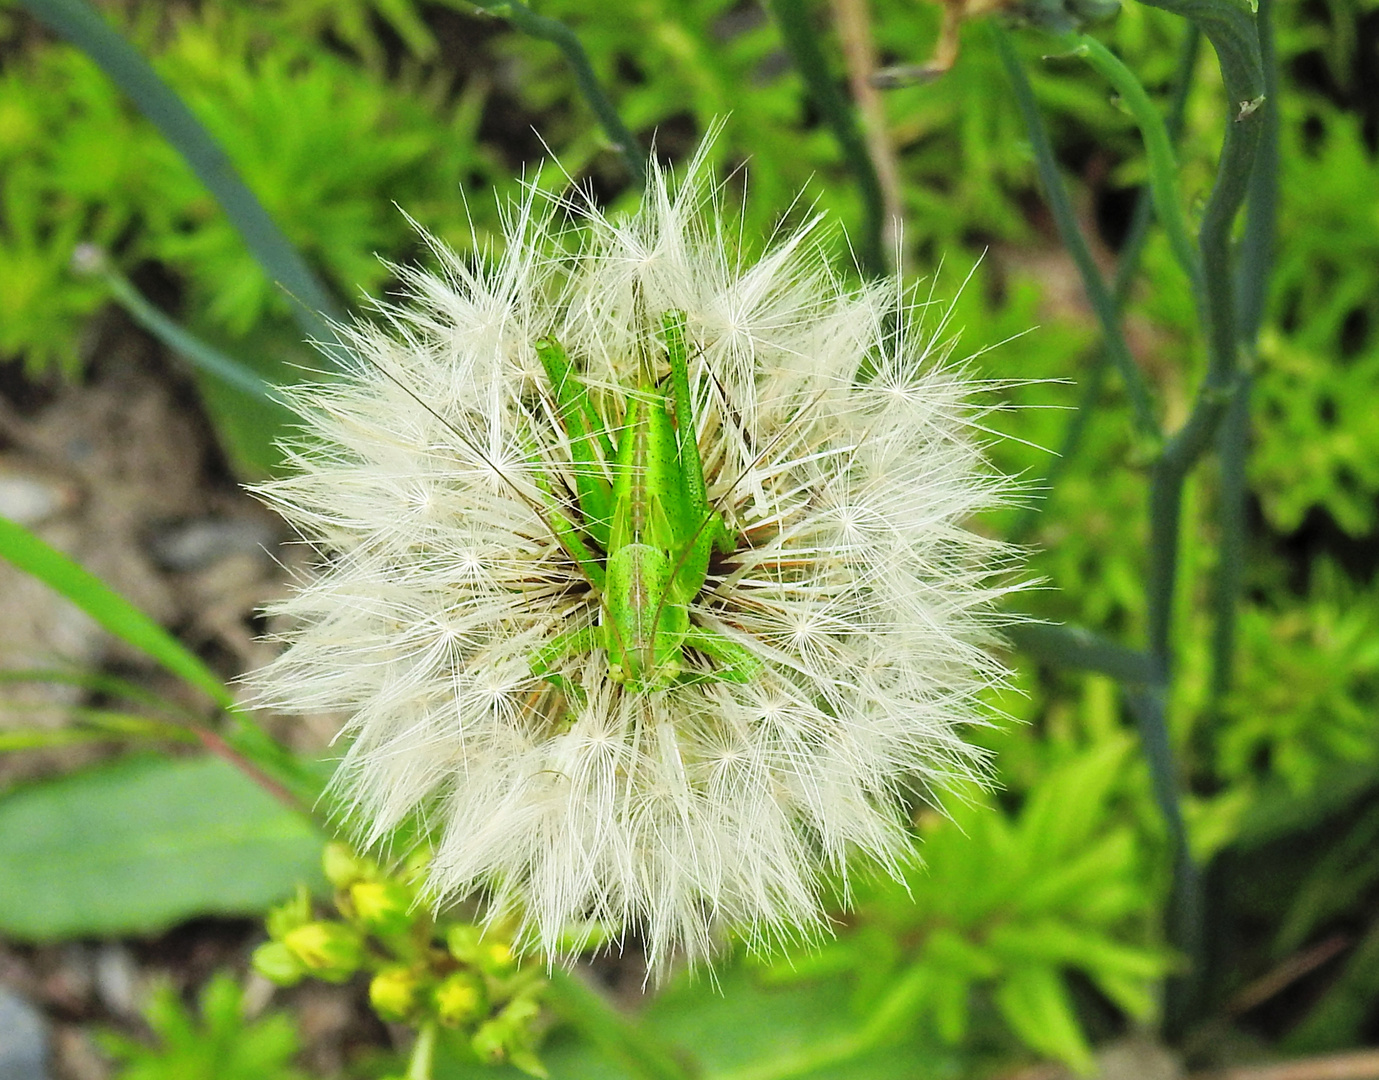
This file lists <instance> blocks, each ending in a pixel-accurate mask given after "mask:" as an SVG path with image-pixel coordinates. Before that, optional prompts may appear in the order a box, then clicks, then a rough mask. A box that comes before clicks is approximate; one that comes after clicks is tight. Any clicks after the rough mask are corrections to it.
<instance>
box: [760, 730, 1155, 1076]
mask: <svg viewBox="0 0 1379 1080" xmlns="http://www.w3.org/2000/svg"><path fill="white" fill-rule="evenodd" d="M1132 748H1133V742H1132V740H1131V739H1129V738H1128V737H1127V736H1125V735H1123V734H1115V735H1112V736H1110V737H1108V738H1106V739H1105V740H1104V741H1102V742H1100V743H1099V744H1095V745H1093V746H1092V747H1090V748H1089V749H1088V750H1086V751H1083V752H1081V753H1077V754H1074V755H1073V756H1071V757H1070V758H1068V759H1067V760H1065V761H1063V762H1062V763H1061V764H1058V765H1056V766H1055V767H1053V768H1048V769H1046V770H1044V772H1043V773H1042V775H1041V776H1040V778H1039V780H1038V781H1037V782H1036V783H1035V785H1034V787H1033V788H1032V789H1031V790H1030V791H1029V792H1028V793H1027V794H1026V795H1025V796H1024V800H1023V805H1022V806H1021V808H1020V810H1019V812H1018V813H1017V814H1014V815H1007V814H1005V813H1002V812H1001V811H999V810H998V809H996V808H995V807H993V806H992V803H991V800H990V799H989V798H987V797H985V796H984V795H983V794H982V793H981V792H978V791H971V792H968V793H967V797H966V798H961V797H955V798H952V799H950V800H945V811H946V813H945V814H936V813H933V812H929V813H928V814H927V815H926V816H925V819H924V820H923V821H922V823H921V827H920V833H921V835H922V836H923V838H924V847H923V852H924V864H923V866H915V867H914V868H912V869H910V870H909V871H908V872H907V873H906V874H905V877H904V881H903V885H902V886H899V887H897V886H896V885H895V884H894V883H887V884H885V885H881V886H877V885H873V886H871V887H866V886H863V887H861V888H859V889H858V890H857V892H856V895H855V896H854V904H855V915H853V916H852V917H851V918H850V919H849V922H850V923H852V924H854V926H855V929H852V930H849V931H846V932H844V933H842V934H840V936H839V937H838V939H837V940H836V941H832V942H828V943H826V944H825V945H824V946H823V947H822V948H821V949H820V950H819V951H818V952H817V953H816V954H815V955H813V956H810V957H804V958H800V957H791V958H790V959H789V960H788V961H787V962H785V963H782V964H780V965H778V966H776V967H775V968H773V969H772V974H773V976H774V977H775V978H776V979H777V980H795V979H817V978H832V977H836V976H837V975H839V974H843V973H847V974H848V975H849V976H850V979H851V984H852V997H853V1003H852V1007H853V1010H854V1012H856V1013H857V1014H858V1015H861V1016H881V1015H886V1016H888V1017H889V1018H890V1026H891V1027H892V1028H899V1027H902V1026H903V1025H904V1024H906V1023H907V1022H913V1020H912V1018H913V1017H914V1016H916V1015H920V1016H923V1017H924V1018H925V1020H926V1021H927V1023H928V1024H930V1025H932V1028H933V1030H934V1031H935V1033H936V1034H937V1035H938V1037H939V1038H940V1039H942V1040H943V1041H944V1042H946V1043H948V1044H950V1045H957V1044H959V1043H961V1042H962V1041H963V1040H964V1039H965V1038H966V1037H967V1035H968V1032H969V1028H970V1018H971V1011H972V1008H973V997H974V992H975V991H976V990H978V989H979V988H980V989H981V990H982V991H983V992H984V993H985V994H986V995H987V997H988V1000H990V1001H991V1002H994V1005H995V1007H996V1009H997V1010H998V1012H999V1013H1000V1015H1001V1017H1002V1018H1003V1019H1004V1021H1005V1023H1006V1024H1007V1025H1008V1026H1009V1027H1010V1029H1011V1030H1012V1031H1013V1033H1014V1034H1015V1035H1016V1036H1017V1037H1018V1038H1019V1039H1020V1040H1021V1041H1022V1042H1024V1043H1025V1044H1026V1045H1027V1046H1029V1047H1030V1048H1031V1049H1033V1050H1035V1051H1037V1052H1039V1053H1041V1054H1047V1055H1049V1056H1051V1057H1055V1058H1059V1059H1061V1060H1063V1061H1065V1062H1067V1063H1068V1064H1069V1065H1070V1066H1072V1067H1073V1068H1075V1069H1077V1070H1078V1071H1079V1072H1084V1073H1085V1072H1089V1071H1091V1069H1092V1066H1093V1058H1092V1050H1091V1047H1090V1045H1089V1043H1088V1040H1087V1038H1086V1036H1085V1034H1084V1032H1083V1028H1082V1024H1081V1022H1080V1021H1079V1019H1078V1016H1077V1009H1076V1006H1075V1005H1074V1001H1073V997H1072V995H1071V993H1070V991H1069V988H1068V985H1067V983H1066V981H1065V978H1064V976H1065V973H1066V972H1069V971H1078V972H1080V973H1082V974H1083V975H1085V976H1086V977H1087V978H1088V979H1089V980H1090V981H1091V983H1092V984H1093V985H1095V986H1096V987H1097V988H1098V990H1099V991H1100V992H1101V993H1102V994H1104V995H1105V996H1106V998H1107V999H1108V1000H1110V1001H1111V1002H1113V1003H1114V1004H1115V1005H1116V1007H1117V1008H1119V1009H1120V1010H1122V1011H1123V1012H1124V1013H1125V1014H1126V1015H1128V1016H1130V1017H1132V1018H1134V1019H1136V1020H1138V1021H1140V1022H1145V1021H1148V1020H1149V1019H1150V1018H1151V1017H1152V1016H1153V1015H1154V1013H1155V1011H1156V1007H1157V998H1156V987H1157V984H1158V981H1159V980H1160V979H1161V978H1162V977H1163V975H1164V974H1165V973H1166V972H1167V971H1168V970H1169V969H1170V966H1171V965H1170V958H1169V954H1168V953H1167V952H1165V951H1164V950H1163V949H1162V948H1156V947H1152V946H1146V945H1144V944H1142V942H1143V941H1144V937H1145V930H1146V928H1147V927H1148V926H1149V924H1150V922H1151V920H1152V919H1153V917H1154V912H1155V911H1156V910H1157V908H1158V905H1159V903H1160V902H1161V897H1160V888H1161V884H1159V883H1156V882H1155V881H1154V875H1153V874H1152V872H1151V871H1150V870H1149V867H1148V860H1147V859H1146V857H1145V856H1146V852H1145V851H1144V850H1143V842H1142V840H1141V839H1140V838H1139V837H1137V835H1136V830H1135V828H1134V826H1133V825H1132V824H1131V823H1130V821H1128V820H1125V819H1124V818H1119V815H1117V814H1115V813H1114V812H1112V811H1111V807H1112V805H1113V803H1114V802H1115V800H1116V797H1117V790H1118V788H1120V787H1121V786H1122V785H1123V784H1124V773H1125V771H1126V767H1127V761H1128V760H1129V759H1130V756H1131V750H1132ZM1118 818H1119V820H1118ZM880 1034H881V1032H879V1031H878V1037H879V1036H880ZM825 1063H826V1062H819V1063H816V1064H825Z"/></svg>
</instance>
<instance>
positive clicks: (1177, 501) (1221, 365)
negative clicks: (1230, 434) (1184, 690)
mask: <svg viewBox="0 0 1379 1080" xmlns="http://www.w3.org/2000/svg"><path fill="white" fill-rule="evenodd" d="M1154 2H1155V6H1158V7H1164V8H1166V9H1168V10H1170V11H1172V10H1177V9H1179V8H1183V9H1187V10H1189V11H1192V12H1199V11H1200V9H1202V8H1210V9H1212V14H1211V17H1210V18H1208V17H1206V16H1200V17H1199V15H1198V14H1193V15H1190V16H1189V17H1192V18H1195V19H1197V21H1199V22H1200V23H1201V25H1202V30H1203V32H1204V33H1206V35H1207V36H1208V38H1209V39H1210V40H1211V41H1212V43H1213V45H1215V46H1216V50H1217V57H1218V59H1219V60H1220V62H1221V74H1222V78H1223V80H1224V82H1225V86H1226V95H1227V102H1228V104H1227V116H1226V135H1225V139H1224V140H1223V142H1222V146H1221V160H1220V163H1219V165H1218V167H1217V173H1216V182H1215V184H1214V185H1213V187H1212V192H1211V197H1210V198H1209V199H1208V200H1207V206H1206V210H1205V212H1204V214H1203V217H1202V228H1201V232H1200V233H1199V236H1198V247H1199V249H1200V251H1201V257H1202V270H1203V275H1204V293H1203V295H1204V298H1205V301H1206V303H1205V310H1204V316H1205V320H1206V325H1205V326H1204V328H1203V329H1204V331H1205V333H1206V339H1207V373H1206V377H1205V378H1204V379H1203V380H1202V384H1201V386H1200V387H1199V389H1198V392H1197V397H1196V399H1195V401H1194V403H1193V407H1192V412H1191V413H1190V414H1189V416H1188V419H1187V421H1186V422H1185V423H1184V424H1183V426H1182V427H1181V428H1180V429H1179V430H1178V432H1177V433H1176V434H1174V435H1173V436H1172V438H1170V439H1169V440H1168V442H1167V443H1166V444H1165V446H1164V449H1163V452H1162V454H1161V455H1160V456H1159V459H1158V461H1157V462H1156V463H1155V466H1154V470H1153V476H1152V478H1151V482H1150V531H1151V537H1150V572H1149V611H1148V617H1147V621H1148V634H1149V650H1150V653H1151V655H1152V656H1153V657H1154V660H1155V663H1156V665H1158V666H1159V667H1160V669H1161V671H1160V677H1161V680H1162V681H1163V683H1164V685H1167V682H1168V679H1169V677H1170V674H1171V667H1172V648H1171V640H1170V639H1171V623H1172V607H1173V594H1174V590H1175V588H1176V584H1177V570H1178V529H1179V519H1180V515H1181V507H1182V490H1183V483H1184V481H1185V480H1186V478H1187V475H1188V472H1189V471H1190V470H1191V469H1192V467H1193V465H1195V464H1196V463H1197V460H1198V459H1199V458H1200V457H1201V456H1202V454H1203V452H1205V450H1206V449H1207V447H1208V446H1209V445H1210V444H1211V440H1212V438H1213V437H1214V435H1215V433H1216V428H1217V425H1218V423H1219V422H1220V420H1221V418H1222V416H1223V415H1224V414H1225V412H1226V408H1227V406H1228V405H1229V403H1230V399H1231V397H1232V395H1233V394H1234V393H1235V391H1236V389H1237V386H1236V382H1237V362H1238V353H1239V341H1238V336H1237V335H1238V329H1237V323H1236V318H1235V285H1234V282H1235V276H1234V274H1233V272H1232V267H1231V262H1232V258H1231V228H1232V225H1233V224H1234V221H1235V217H1236V214H1237V212H1238V211H1239V209H1240V206H1241V204H1242V203H1243V202H1244V199H1245V194H1246V192H1247V190H1248V188H1249V184H1250V177H1251V174H1252V172H1253V170H1254V162H1255V156H1256V150H1257V149H1258V146H1259V143H1260V140H1261V137H1262V136H1263V133H1264V120H1265V117H1266V116H1267V115H1268V113H1269V112H1271V111H1272V110H1273V105H1272V103H1270V102H1266V101H1263V100H1262V97H1263V93H1264V89H1263V87H1264V84H1263V69H1262V63H1261V61H1260V54H1259V48H1258V41H1257V40H1256V41H1255V42H1254V47H1253V50H1252V52H1251V50H1250V49H1248V48H1246V47H1245V45H1243V44H1242V43H1241V41H1240V36H1241V35H1240V30H1239V26H1238V21H1237V20H1236V19H1235V18H1234V17H1231V16H1218V15H1217V14H1215V11H1216V9H1217V8H1219V7H1225V8H1228V9H1229V11H1230V12H1233V13H1234V14H1235V15H1239V16H1240V17H1242V18H1244V19H1245V21H1246V24H1247V26H1248V27H1249V28H1250V30H1251V32H1253V26H1254V20H1253V19H1252V18H1249V17H1248V16H1245V15H1243V13H1242V12H1241V10H1240V9H1238V8H1236V7H1234V5H1232V4H1231V0H1214V2H1213V3H1210V4H1206V3H1202V2H1201V0H1154ZM1223 26H1224V27H1225V29H1223ZM1251 55H1252V56H1253V61H1254V63H1253V68H1251V66H1250V65H1249V64H1248V63H1246V62H1245V60H1244V59H1242V56H1244V57H1246V58H1248V56H1251Z"/></svg>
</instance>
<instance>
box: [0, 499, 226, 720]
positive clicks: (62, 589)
mask: <svg viewBox="0 0 1379 1080" xmlns="http://www.w3.org/2000/svg"><path fill="white" fill-rule="evenodd" d="M0 556H4V557H5V558H6V559H8V560H9V561H10V562H12V563H14V565H15V566H17V567H19V569H21V570H23V571H24V572H25V573H26V574H32V575H33V576H34V577H36V578H38V580H39V581H41V582H43V583H44V584H45V585H47V586H48V587H49V588H50V589H53V590H55V591H56V592H58V593H61V594H62V595H63V596H64V597H66V598H67V599H68V600H70V601H72V603H74V604H76V605H77V607H79V608H81V610H82V611H84V612H86V614H88V615H90V616H91V618H93V619H95V620H96V622H98V623H100V625H101V626H103V627H105V629H107V630H109V631H110V632H111V633H112V634H114V635H115V636H116V637H118V638H119V639H120V640H121V641H124V642H126V643H127V644H129V645H132V646H134V647H135V648H136V649H139V650H140V651H141V652H144V653H147V654H148V655H149V656H151V657H152V658H153V659H154V660H157V661H158V663H160V664H162V665H163V667H165V668H167V669H168V670H169V671H170V672H172V673H173V674H174V675H176V676H178V677H179V678H181V679H183V680H185V681H186V682H188V683H190V684H191V685H192V686H195V687H196V688H197V689H199V690H202V691H204V692H205V693H206V694H207V696H209V697H210V698H211V699H212V700H213V701H214V702H215V703H216V704H217V705H219V706H220V707H221V708H223V709H233V708H234V704H235V699H234V697H233V696H231V694H230V691H229V690H227V689H226V688H225V684H224V683H222V682H221V681H220V679H218V678H217V677H216V675H215V673H214V672H213V671H211V669H210V668H208V667H207V666H206V665H205V664H203V663H202V662H201V660H200V659H199V658H198V657H197V656H196V655H195V654H194V653H192V652H190V651H188V650H187V649H186V648H184V647H183V646H182V644H181V643H180V642H179V641H178V640H177V639H176V638H174V637H173V636H172V635H171V634H169V633H168V632H167V631H166V630H164V629H163V628H162V627H161V626H159V625H158V624H157V623H156V622H154V621H153V620H152V619H150V618H149V617H148V616H147V615H145V614H144V613H143V612H142V611H140V610H139V609H138V608H136V607H135V606H134V605H133V604H131V603H130V602H129V601H128V600H126V599H125V598H124V597H123V596H121V595H120V594H119V593H117V592H115V590H114V589H112V588H111V587H110V586H109V585H107V584H106V583H105V582H103V581H102V580H101V579H100V578H98V577H96V575H95V574H93V573H91V572H90V571H89V570H87V569H85V568H84V567H82V566H80V565H78V564H77V563H75V562H73V561H72V560H71V559H70V558H68V557H67V556H66V555H64V554H63V553H62V552H60V551H58V550H57V549H55V548H53V547H50V546H49V545H48V544H47V543H46V542H45V541H43V540H41V539H40V538H39V537H37V536H35V535H34V534H33V533H31V532H30V531H29V530H28V529H26V528H24V527H23V526H22V525H18V524H16V523H15V522H13V521H9V520H8V519H6V518H0Z"/></svg>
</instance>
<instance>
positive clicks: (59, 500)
mask: <svg viewBox="0 0 1379 1080" xmlns="http://www.w3.org/2000/svg"><path fill="white" fill-rule="evenodd" d="M76 501H77V496H76V492H75V490H74V489H73V488H72V486H71V485H70V484H64V483H62V482H61V481H59V480H54V479H51V478H48V477H44V476H35V475H33V474H31V473H26V472H19V471H16V470H13V469H11V468H9V467H8V466H7V465H5V464H3V463H0V517H2V518H7V519H8V520H10V521H13V522H16V523H17V524H19V525H30V526H31V525H39V524H42V523H43V522H45V521H47V520H48V519H49V518H51V517H54V516H56V515H57V514H60V513H62V512H63V511H64V510H67V509H68V508H70V507H71V506H73V505H74V504H75V503H76Z"/></svg>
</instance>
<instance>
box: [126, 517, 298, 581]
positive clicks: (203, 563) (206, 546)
mask: <svg viewBox="0 0 1379 1080" xmlns="http://www.w3.org/2000/svg"><path fill="white" fill-rule="evenodd" d="M276 542H277V536H276V535H275V534H274V531H273V529H272V528H270V527H269V526H268V525H266V524H264V523H261V522H258V521H246V520H242V519H237V518H196V519H194V520H191V521H182V522H177V523H175V524H171V525H167V526H165V527H163V528H162V529H160V530H159V531H158V532H157V533H155V534H154V535H153V536H152V537H151V538H150V540H149V551H150V553H151V554H152V555H153V558H154V560H155V561H156V562H157V563H158V565H159V566H161V567H162V568H163V569H164V570H179V571H181V570H200V569H203V568H205V567H207V566H211V565H214V564H215V563H217V562H220V560H222V559H224V558H227V557H228V556H231V555H242V554H246V553H250V554H260V553H262V552H263V550H264V549H265V548H267V549H270V550H271V549H272V548H273V547H274V546H275V544H276Z"/></svg>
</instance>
